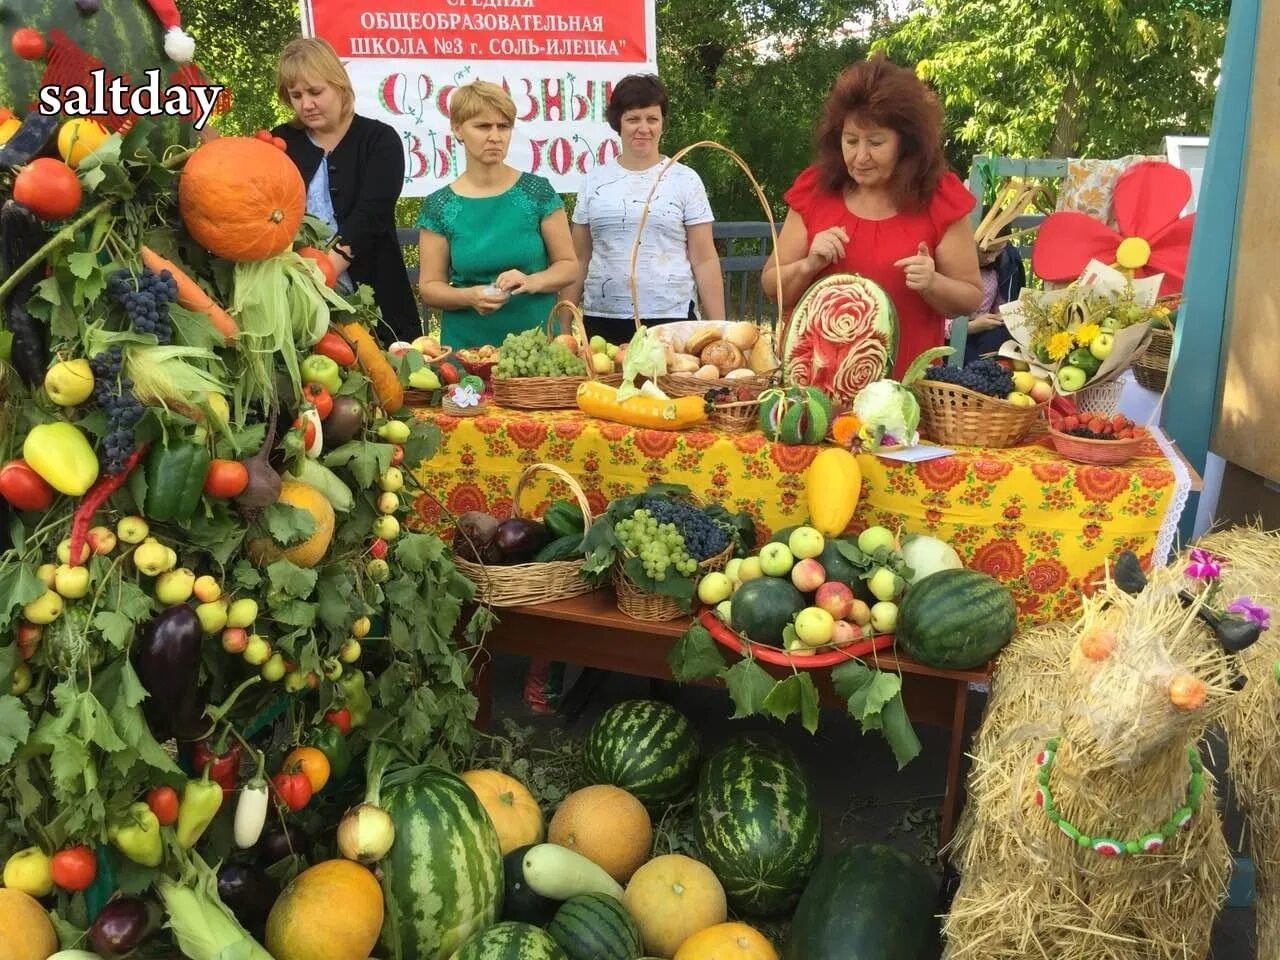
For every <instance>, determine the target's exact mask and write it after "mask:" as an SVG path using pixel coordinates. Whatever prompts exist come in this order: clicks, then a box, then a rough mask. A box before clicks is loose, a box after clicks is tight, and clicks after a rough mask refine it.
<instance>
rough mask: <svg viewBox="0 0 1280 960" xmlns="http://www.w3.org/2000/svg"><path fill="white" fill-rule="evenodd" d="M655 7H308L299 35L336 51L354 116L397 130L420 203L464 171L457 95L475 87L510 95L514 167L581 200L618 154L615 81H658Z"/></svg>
mask: <svg viewBox="0 0 1280 960" xmlns="http://www.w3.org/2000/svg"><path fill="white" fill-rule="evenodd" d="M654 2H655V0H608V2H602V0H302V2H301V10H302V31H303V33H304V34H305V35H307V36H318V37H323V38H324V39H325V40H328V41H329V42H330V43H331V44H333V46H334V49H335V50H337V51H338V56H339V57H341V58H342V62H343V64H344V65H345V66H346V68H347V72H348V74H350V76H351V82H352V84H353V86H354V87H355V93H356V112H357V113H359V114H361V115H363V116H367V117H373V118H374V119H377V120H382V121H384V122H386V123H389V124H391V126H393V127H395V128H396V129H397V130H398V131H399V132H400V135H401V138H402V140H403V142H404V150H405V184H404V190H403V193H402V196H406V197H423V196H426V195H427V194H428V193H431V192H432V191H433V190H436V189H438V188H439V187H442V186H444V185H445V184H447V183H449V182H450V181H451V180H453V179H454V178H455V177H457V176H458V174H459V173H461V172H462V170H463V169H464V168H465V165H466V156H465V154H464V152H463V149H462V145H461V144H460V143H458V142H457V141H456V140H455V138H454V137H453V136H452V134H451V133H450V131H449V112H448V102H449V95H450V94H451V93H452V92H453V90H454V89H455V88H456V87H457V86H459V85H461V84H464V83H470V82H471V81H472V80H490V81H492V82H494V83H499V84H502V85H503V86H504V87H506V89H507V90H509V91H510V93H511V97H512V99H513V100H514V101H515V105H516V126H515V133H514V136H513V137H512V143H511V152H510V154H509V155H508V157H507V162H508V163H510V164H511V165H512V166H514V167H518V168H519V169H521V170H528V171H530V172H531V173H536V174H539V175H540V176H544V177H546V178H547V179H548V180H550V181H551V184H552V185H553V186H554V187H555V188H556V190H558V191H559V192H561V193H574V192H576V191H577V189H578V184H579V183H580V182H581V179H582V176H583V174H585V173H586V172H587V171H588V170H590V169H591V168H592V167H594V166H596V165H597V164H600V163H604V162H606V161H607V160H609V159H611V158H612V157H614V156H617V154H618V152H619V146H618V137H617V134H615V133H614V132H613V130H612V129H610V127H609V125H608V123H606V122H605V118H604V110H605V105H606V104H607V103H608V98H609V94H610V92H611V91H612V89H613V85H614V83H616V82H617V81H618V80H620V79H622V78H623V77H625V76H627V75H628V74H631V73H656V72H657V50H656V49H655V47H656V39H655V38H656V31H655V27H654Z"/></svg>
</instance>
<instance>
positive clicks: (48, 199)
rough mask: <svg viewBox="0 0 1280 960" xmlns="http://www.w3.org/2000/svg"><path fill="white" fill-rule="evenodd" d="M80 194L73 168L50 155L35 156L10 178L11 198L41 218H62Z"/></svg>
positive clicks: (71, 210)
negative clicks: (11, 182)
mask: <svg viewBox="0 0 1280 960" xmlns="http://www.w3.org/2000/svg"><path fill="white" fill-rule="evenodd" d="M83 196H84V190H83V189H82V188H81V186H80V179H79V178H78V177H77V176H76V172H75V171H74V170H72V169H71V168H70V167H68V166H67V165H66V164H65V163H63V162H62V161H61V160H55V159H54V158H53V157H37V158H36V159H35V160H32V161H31V162H30V163H28V164H27V165H26V166H25V167H23V168H22V169H21V170H19V171H18V175H17V176H16V177H14V178H13V199H15V200H17V201H18V202H19V203H20V204H22V205H23V206H25V207H26V208H27V209H29V210H30V211H31V212H32V213H34V214H35V215H36V216H37V217H39V218H40V219H41V220H65V219H66V218H67V217H69V216H71V215H72V214H73V213H75V212H76V211H77V210H78V209H80V200H81V198H82V197H83Z"/></svg>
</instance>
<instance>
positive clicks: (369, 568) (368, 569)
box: [364, 557, 391, 583]
mask: <svg viewBox="0 0 1280 960" xmlns="http://www.w3.org/2000/svg"><path fill="white" fill-rule="evenodd" d="M364 572H365V573H366V574H368V575H369V579H370V580H372V581H373V582H374V583H386V582H387V581H388V580H389V579H391V565H390V564H389V563H387V561H385V560H383V559H382V558H381V557H375V558H374V559H372V560H370V561H369V562H368V563H366V564H365V565H364Z"/></svg>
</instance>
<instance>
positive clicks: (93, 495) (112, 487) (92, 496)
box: [71, 443, 149, 557]
mask: <svg viewBox="0 0 1280 960" xmlns="http://www.w3.org/2000/svg"><path fill="white" fill-rule="evenodd" d="M148 446H149V444H146V443H144V444H142V445H140V446H139V447H138V448H137V449H136V450H134V451H133V453H131V454H129V459H127V460H125V462H124V469H123V470H121V471H120V472H119V473H109V474H107V475H106V476H105V477H102V478H100V479H99V480H98V482H97V483H95V484H94V485H93V488H92V489H90V491H89V492H88V493H86V494H85V495H84V499H82V500H81V501H80V505H79V506H78V507H76V512H75V514H74V515H73V516H72V518H71V556H73V557H78V556H80V551H81V548H82V547H83V546H84V544H85V542H86V541H87V539H88V536H89V524H91V523H93V515H94V514H95V513H97V511H98V508H99V507H100V506H102V505H103V504H104V503H106V502H107V498H108V497H110V496H111V495H112V494H113V493H115V492H116V491H117V490H118V489H120V485H121V484H122V483H124V481H125V478H126V477H127V476H129V471H131V470H132V469H133V468H134V467H135V466H137V465H138V460H139V459H140V458H141V457H142V455H143V454H144V453H146V452H147V447H148Z"/></svg>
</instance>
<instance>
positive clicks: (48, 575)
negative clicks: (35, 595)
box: [36, 563, 58, 590]
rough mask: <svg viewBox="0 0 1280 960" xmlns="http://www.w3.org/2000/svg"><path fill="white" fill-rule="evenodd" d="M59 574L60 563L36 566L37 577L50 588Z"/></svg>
mask: <svg viewBox="0 0 1280 960" xmlns="http://www.w3.org/2000/svg"><path fill="white" fill-rule="evenodd" d="M57 576H58V565H57V564H54V563H42V564H40V566H38V567H36V577H37V578H38V579H39V580H40V582H41V583H43V584H44V585H45V586H46V587H48V588H49V589H50V590H52V589H53V584H54V582H55V581H56V579H57Z"/></svg>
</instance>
